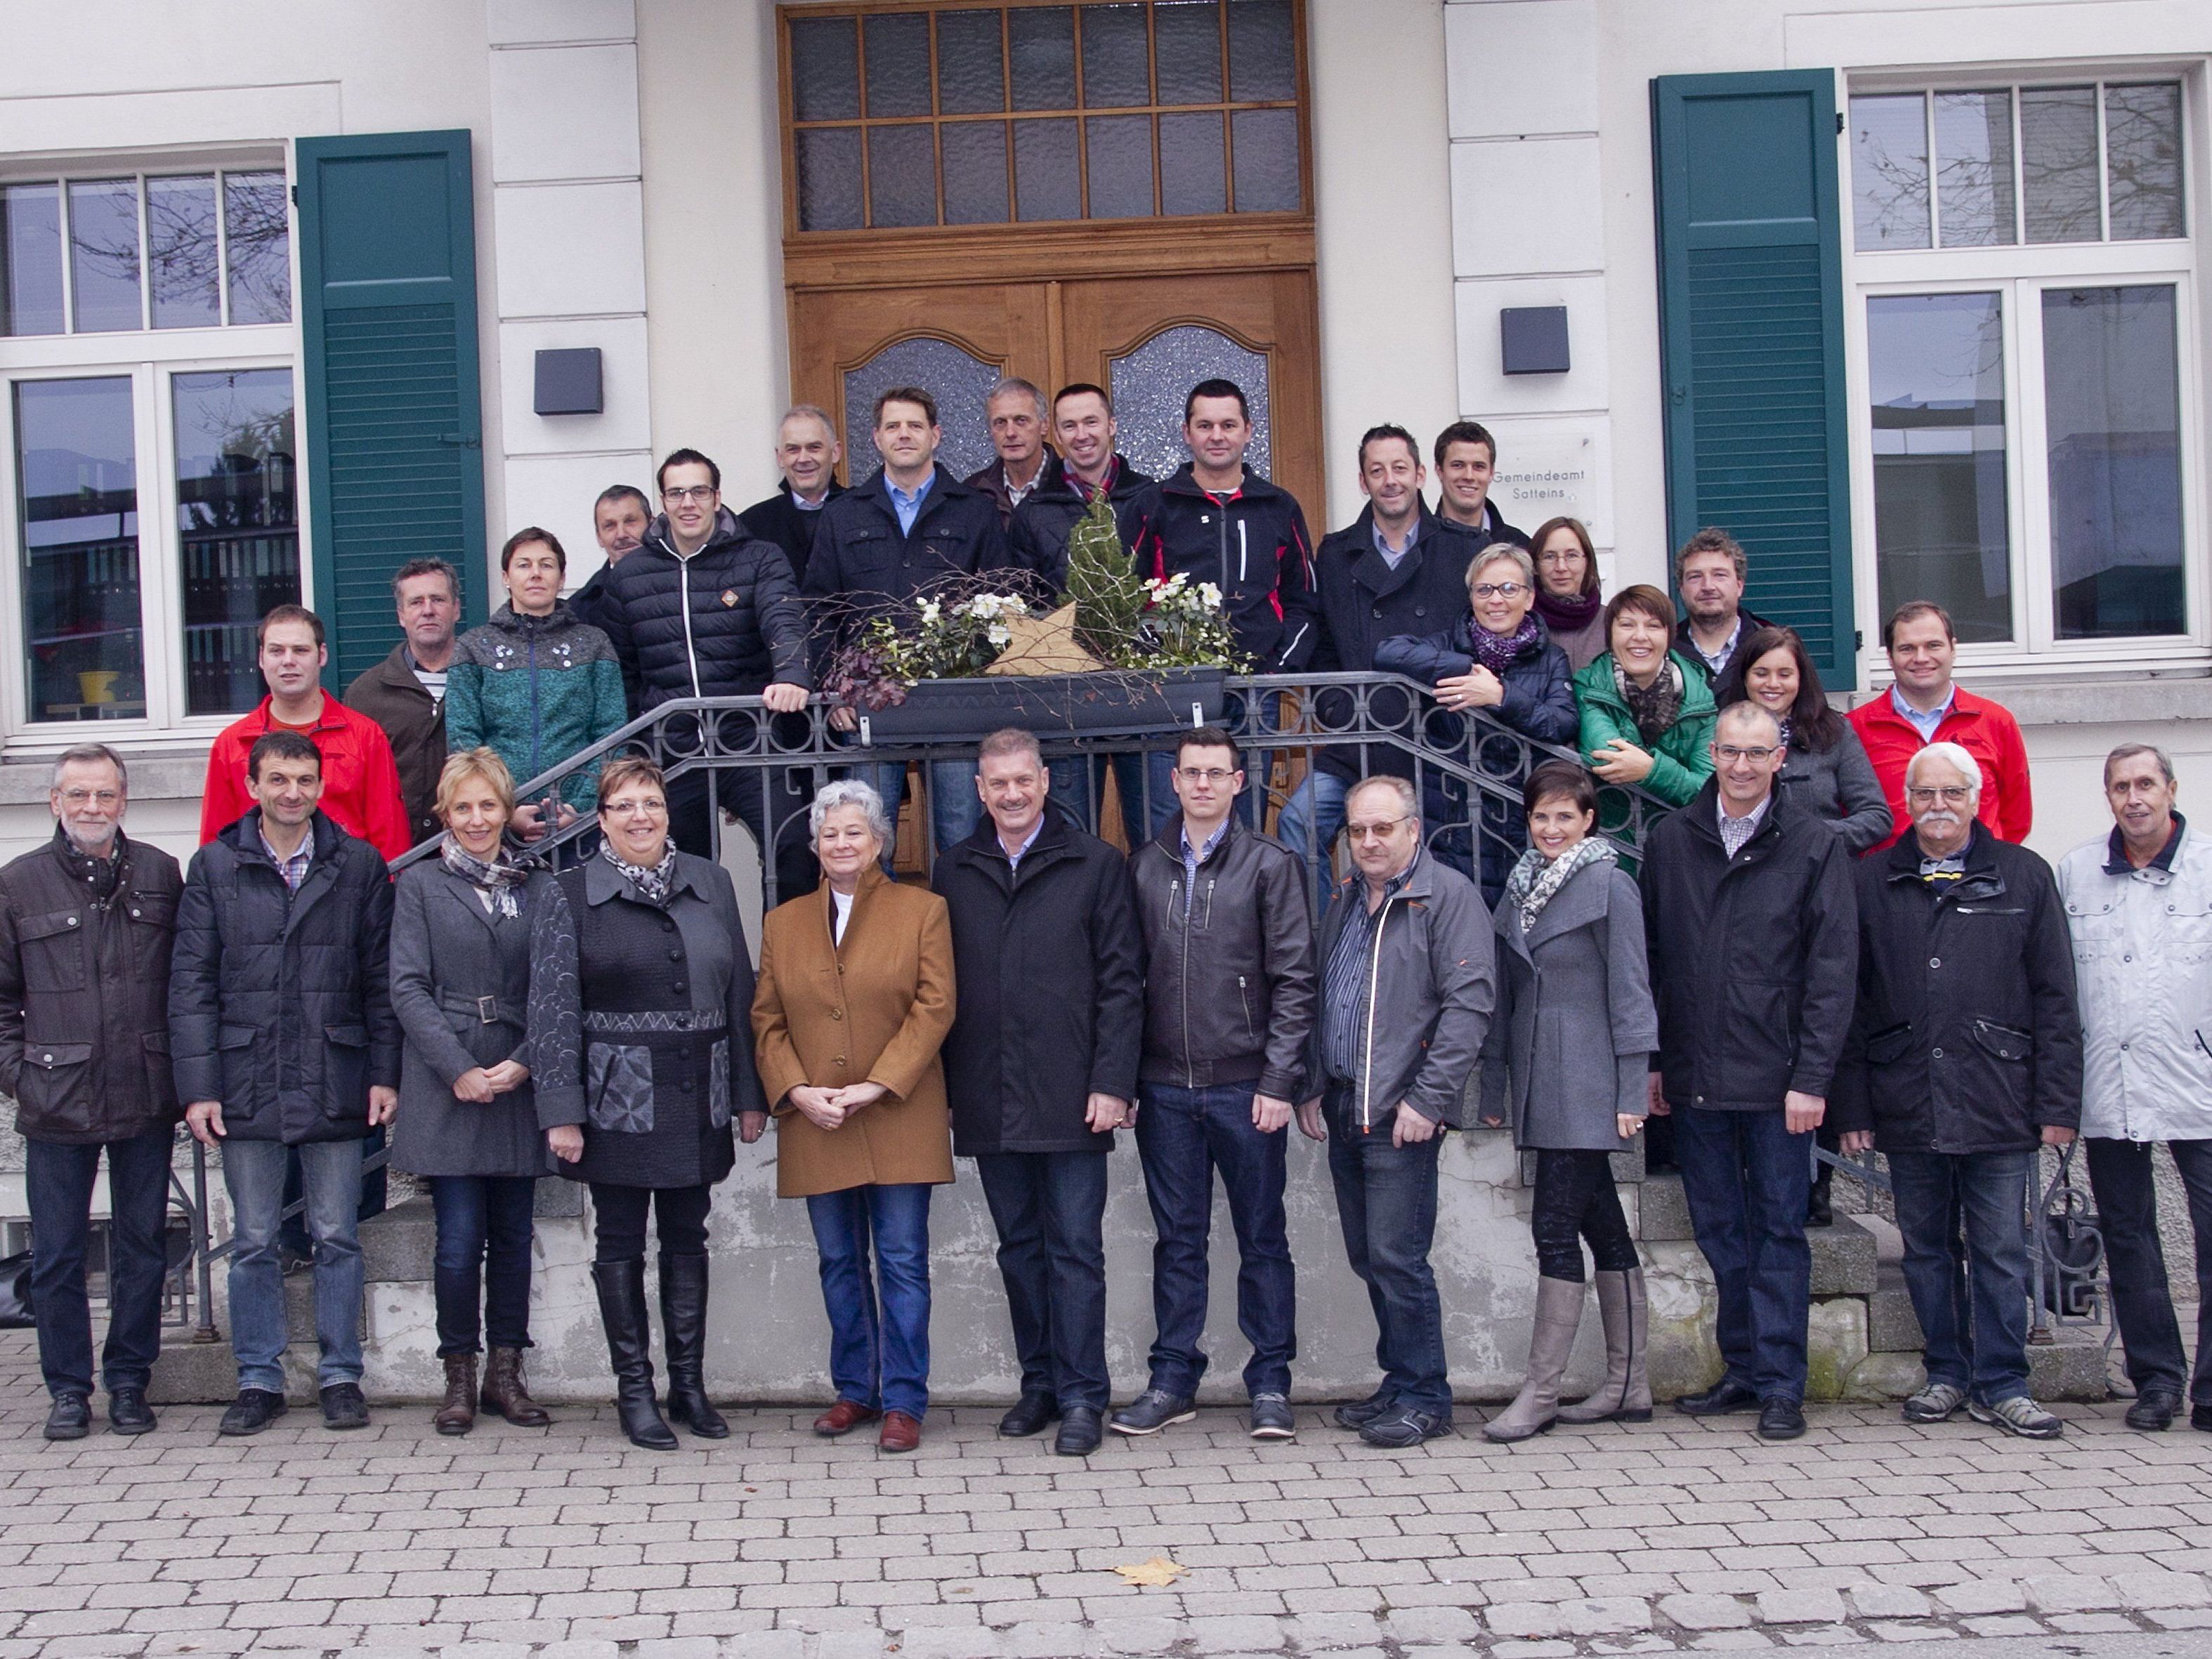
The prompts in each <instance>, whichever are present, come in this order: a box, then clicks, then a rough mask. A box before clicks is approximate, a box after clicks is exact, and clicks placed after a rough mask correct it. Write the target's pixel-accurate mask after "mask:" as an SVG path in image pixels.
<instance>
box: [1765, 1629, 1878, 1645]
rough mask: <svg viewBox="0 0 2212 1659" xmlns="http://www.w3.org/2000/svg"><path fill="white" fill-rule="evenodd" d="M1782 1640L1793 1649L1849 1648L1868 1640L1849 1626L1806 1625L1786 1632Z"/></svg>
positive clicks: (1783, 1633)
mask: <svg viewBox="0 0 2212 1659" xmlns="http://www.w3.org/2000/svg"><path fill="white" fill-rule="evenodd" d="M1782 1639H1783V1640H1784V1642H1786V1643H1788V1644H1790V1646H1791V1647H1793V1648H1847V1647H1850V1645H1852V1644H1854V1643H1857V1642H1863V1641H1865V1640H1866V1638H1865V1637H1863V1636H1862V1635H1860V1634H1859V1633H1858V1632H1857V1631H1855V1630H1853V1629H1852V1628H1851V1627H1850V1626H1849V1625H1804V1626H1791V1627H1790V1628H1789V1629H1786V1630H1784V1632H1782Z"/></svg>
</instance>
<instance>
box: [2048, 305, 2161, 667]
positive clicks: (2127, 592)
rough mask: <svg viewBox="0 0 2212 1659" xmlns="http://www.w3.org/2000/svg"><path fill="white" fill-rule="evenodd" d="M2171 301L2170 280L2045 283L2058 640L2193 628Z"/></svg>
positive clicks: (2049, 458) (2107, 637)
mask: <svg viewBox="0 0 2212 1659" xmlns="http://www.w3.org/2000/svg"><path fill="white" fill-rule="evenodd" d="M2174 311H2175V304H2174V290H2173V289H2172V286H2171V285H2165V284H2160V285H2146V286H2143V287H2139V288H2137V287H2130V288H2075V289H2045V292H2044V295H2043V404H2044V420H2045V425H2046V427H2047V428H2048V429H2049V433H2050V446H2051V448H2050V454H2049V456H2048V458H2047V459H2048V462H2049V472H2050V482H2051V582H2052V585H2053V587H2054V589H2055V592H2054V595H2053V597H2054V598H2055V599H2056V600H2057V627H2058V637H2059V638H2060V639H2062V640H2096V639H2112V638H2114V637H2116V636H2121V635H2138V634H2179V633H2182V632H2184V631H2185V630H2186V628H2187V625H2188V623H2187V615H2186V611H2185V594H2184V583H2183V579H2182V539H2181V417H2180V411H2181V394H2180V382H2181V375H2180V364H2179V357H2178V355H2177V351H2176V347H2175V340H2174Z"/></svg>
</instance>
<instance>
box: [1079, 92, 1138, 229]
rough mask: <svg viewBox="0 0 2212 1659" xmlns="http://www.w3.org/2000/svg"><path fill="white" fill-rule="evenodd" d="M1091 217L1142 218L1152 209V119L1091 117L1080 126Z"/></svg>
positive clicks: (1132, 116)
mask: <svg viewBox="0 0 2212 1659" xmlns="http://www.w3.org/2000/svg"><path fill="white" fill-rule="evenodd" d="M1083 142H1084V145H1085V149H1086V150H1087V151H1088V153H1089V161H1090V164H1091V217H1092V218H1094V219H1143V218H1146V217H1149V216H1151V213H1152V117H1151V116H1149V115H1094V116H1092V117H1091V118H1090V119H1088V120H1086V121H1085V122H1084V124H1083Z"/></svg>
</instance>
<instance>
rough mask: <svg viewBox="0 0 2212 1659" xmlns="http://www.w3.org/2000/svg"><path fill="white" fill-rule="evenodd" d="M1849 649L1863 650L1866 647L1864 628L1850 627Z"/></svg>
mask: <svg viewBox="0 0 2212 1659" xmlns="http://www.w3.org/2000/svg"><path fill="white" fill-rule="evenodd" d="M1851 649H1852V650H1854V651H1863V650H1865V649H1866V629H1863V628H1854V629H1851Z"/></svg>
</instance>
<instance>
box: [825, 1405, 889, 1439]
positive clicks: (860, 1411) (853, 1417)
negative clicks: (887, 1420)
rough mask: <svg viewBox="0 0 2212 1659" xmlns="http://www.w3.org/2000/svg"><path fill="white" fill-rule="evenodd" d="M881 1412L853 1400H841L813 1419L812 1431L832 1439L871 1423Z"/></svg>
mask: <svg viewBox="0 0 2212 1659" xmlns="http://www.w3.org/2000/svg"><path fill="white" fill-rule="evenodd" d="M882 1415H883V1413H881V1412H878V1411H871V1410H870V1409H869V1408H868V1407H866V1406H863V1405H860V1404H858V1403H856V1402H855V1401H850V1400H841V1401H838V1402H837V1403H836V1405H834V1406H832V1407H830V1408H829V1410H828V1411H826V1412H824V1413H822V1415H821V1416H819V1417H817V1418H816V1419H814V1432H815V1433H817V1434H818V1435H820V1436H821V1437H823V1439H825V1440H834V1439H836V1437H838V1436H839V1435H841V1434H850V1433H852V1431H854V1430H855V1429H857V1428H859V1427H860V1425H861V1424H863V1423H872V1422H874V1421H875V1420H876V1419H878V1417H881V1416H882Z"/></svg>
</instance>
